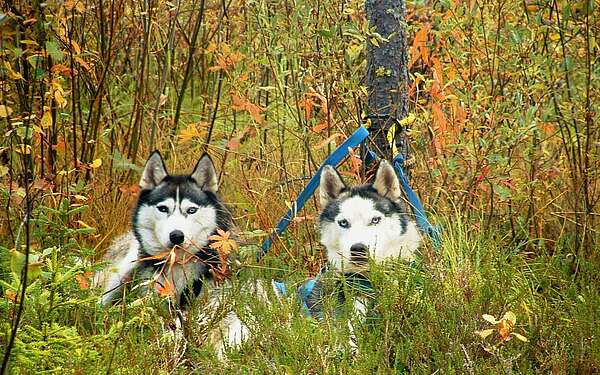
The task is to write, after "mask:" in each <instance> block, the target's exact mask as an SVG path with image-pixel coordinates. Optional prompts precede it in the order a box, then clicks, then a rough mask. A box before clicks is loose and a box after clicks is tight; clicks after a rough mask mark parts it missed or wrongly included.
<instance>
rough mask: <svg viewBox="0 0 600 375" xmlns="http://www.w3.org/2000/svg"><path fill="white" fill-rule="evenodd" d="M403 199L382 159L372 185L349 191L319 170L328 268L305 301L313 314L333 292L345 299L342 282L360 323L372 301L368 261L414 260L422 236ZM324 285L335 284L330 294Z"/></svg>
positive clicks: (326, 170) (330, 174) (331, 173)
mask: <svg viewBox="0 0 600 375" xmlns="http://www.w3.org/2000/svg"><path fill="white" fill-rule="evenodd" d="M403 199H404V198H403V193H402V189H401V187H400V181H399V180H398V176H397V175H396V172H395V171H394V169H393V168H392V166H391V165H390V164H389V163H388V162H387V161H385V160H383V161H381V163H380V165H379V169H378V170H377V174H376V176H375V181H374V182H373V183H372V184H365V185H359V186H353V187H349V186H347V185H346V184H345V183H344V181H343V180H342V178H341V177H340V175H339V174H338V172H337V171H336V170H335V169H334V168H333V167H331V166H326V167H325V168H324V169H323V171H322V174H321V182H320V202H321V213H320V216H319V229H320V232H321V233H320V234H321V244H322V245H323V246H324V247H325V249H326V252H327V260H328V267H327V272H323V273H322V274H321V275H320V277H319V279H318V282H317V283H315V286H314V289H313V291H312V293H311V295H309V296H308V298H307V299H306V305H307V307H308V309H309V311H310V313H311V315H313V316H316V317H319V316H322V303H321V301H322V300H323V297H324V296H326V295H331V292H333V295H334V296H337V299H338V302H339V303H343V302H344V301H345V300H346V297H345V296H344V293H343V291H342V290H341V289H342V288H341V285H340V282H342V281H344V280H345V282H346V283H349V286H351V287H352V288H353V289H354V290H355V291H358V292H359V293H358V294H359V295H357V296H355V298H354V300H353V301H352V306H353V310H354V317H355V318H356V319H358V321H362V320H363V319H364V317H365V315H366V313H367V305H369V300H371V298H372V297H373V293H372V292H373V290H372V287H371V284H370V282H369V280H368V274H367V271H368V265H369V260H371V261H372V262H376V263H381V262H384V261H386V260H390V259H401V260H407V261H410V260H413V258H414V256H415V252H416V250H417V249H418V247H419V244H420V242H421V234H420V232H419V230H418V228H417V225H416V223H415V221H414V220H413V219H412V218H411V216H410V215H409V214H408V212H407V207H406V205H405V203H404V200H403ZM327 275H329V276H330V277H328V276H327ZM328 280H329V281H334V282H333V285H334V288H333V289H334V290H333V291H332V290H331V289H330V287H331V285H332V283H329V287H328V286H327V281H328ZM336 280H337V281H336ZM335 285H337V286H335ZM328 289H329V290H328ZM361 292H362V297H361V296H360V294H361ZM365 292H366V293H365ZM348 327H349V330H350V345H351V347H352V348H353V349H357V346H356V337H355V334H354V327H353V325H352V324H351V322H350V321H348Z"/></svg>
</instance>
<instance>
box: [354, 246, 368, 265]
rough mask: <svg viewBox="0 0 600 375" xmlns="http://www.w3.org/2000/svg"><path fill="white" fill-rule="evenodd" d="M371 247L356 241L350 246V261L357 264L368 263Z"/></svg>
mask: <svg viewBox="0 0 600 375" xmlns="http://www.w3.org/2000/svg"><path fill="white" fill-rule="evenodd" d="M368 252H369V249H368V248H367V246H366V245H365V244H362V243H356V244H354V245H352V247H350V261H351V262H352V263H355V264H366V263H367V262H368V260H369V255H368Z"/></svg>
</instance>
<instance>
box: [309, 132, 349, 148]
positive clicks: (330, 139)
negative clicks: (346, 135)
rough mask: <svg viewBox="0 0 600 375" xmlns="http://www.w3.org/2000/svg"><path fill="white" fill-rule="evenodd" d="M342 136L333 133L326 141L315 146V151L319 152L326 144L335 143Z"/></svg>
mask: <svg viewBox="0 0 600 375" xmlns="http://www.w3.org/2000/svg"><path fill="white" fill-rule="evenodd" d="M342 137H343V135H342V134H340V133H333V134H332V135H330V136H329V137H328V138H327V139H325V140H323V141H321V142H319V143H318V144H317V145H316V146H315V150H320V149H322V148H324V147H326V146H327V145H328V144H330V143H331V142H333V141H335V140H336V139H338V138H342Z"/></svg>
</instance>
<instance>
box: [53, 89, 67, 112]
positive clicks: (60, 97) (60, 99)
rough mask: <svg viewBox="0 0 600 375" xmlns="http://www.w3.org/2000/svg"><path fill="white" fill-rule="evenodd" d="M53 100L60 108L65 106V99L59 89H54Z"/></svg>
mask: <svg viewBox="0 0 600 375" xmlns="http://www.w3.org/2000/svg"><path fill="white" fill-rule="evenodd" d="M54 100H55V101H56V105H58V106H59V107H60V108H65V106H66V105H67V100H66V99H65V97H64V96H63V94H62V91H61V90H55V91H54Z"/></svg>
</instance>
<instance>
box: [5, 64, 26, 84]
mask: <svg viewBox="0 0 600 375" xmlns="http://www.w3.org/2000/svg"><path fill="white" fill-rule="evenodd" d="M4 67H5V68H6V70H7V72H8V77H9V78H10V79H15V80H16V79H23V76H22V75H21V73H19V72H15V71H14V70H13V68H12V66H11V65H10V63H9V62H8V61H5V62H4Z"/></svg>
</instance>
